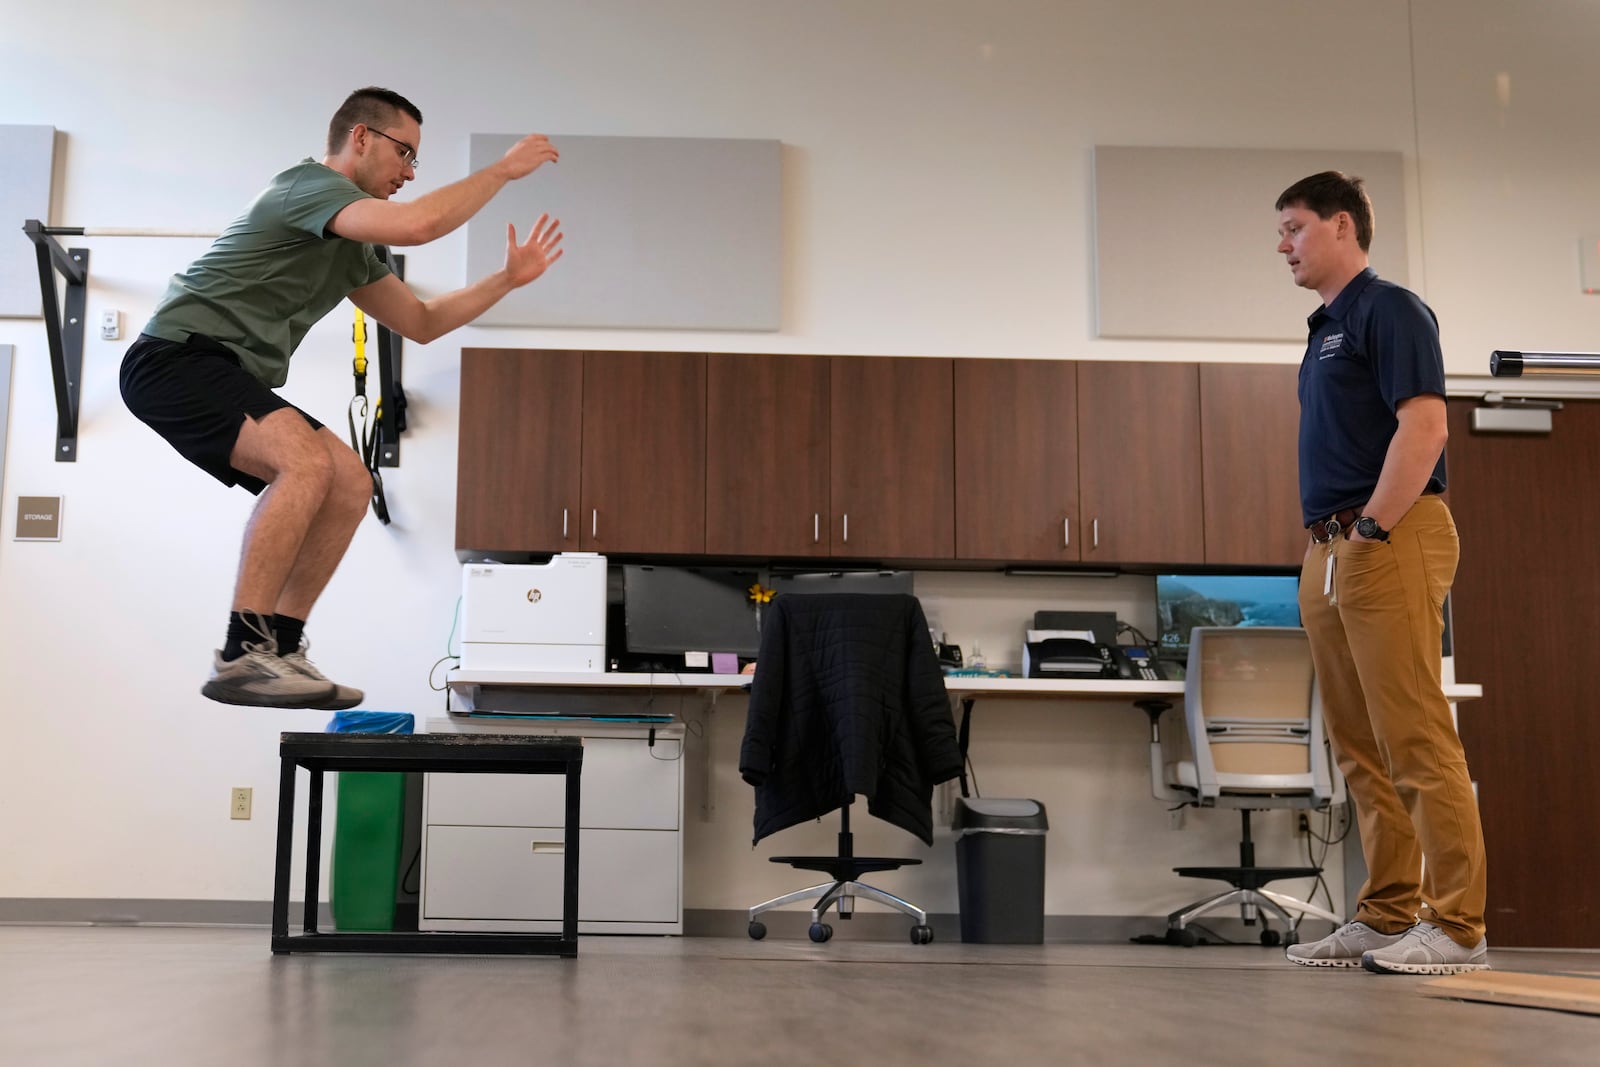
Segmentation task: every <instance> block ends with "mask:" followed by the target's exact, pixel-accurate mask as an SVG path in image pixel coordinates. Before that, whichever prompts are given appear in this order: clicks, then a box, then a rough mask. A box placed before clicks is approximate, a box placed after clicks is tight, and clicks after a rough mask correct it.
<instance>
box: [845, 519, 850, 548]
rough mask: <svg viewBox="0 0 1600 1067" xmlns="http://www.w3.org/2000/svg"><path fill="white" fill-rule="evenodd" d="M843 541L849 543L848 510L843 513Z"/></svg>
mask: <svg viewBox="0 0 1600 1067" xmlns="http://www.w3.org/2000/svg"><path fill="white" fill-rule="evenodd" d="M844 543H845V544H847V545H848V544H849V543H850V513H849V512H848V511H847V512H845V513H844Z"/></svg>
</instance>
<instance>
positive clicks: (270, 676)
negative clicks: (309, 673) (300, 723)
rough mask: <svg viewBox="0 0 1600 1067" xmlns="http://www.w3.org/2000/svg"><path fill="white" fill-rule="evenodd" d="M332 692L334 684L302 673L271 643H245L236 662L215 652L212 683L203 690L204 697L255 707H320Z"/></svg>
mask: <svg viewBox="0 0 1600 1067" xmlns="http://www.w3.org/2000/svg"><path fill="white" fill-rule="evenodd" d="M333 693H334V685H333V683H332V682H329V681H327V680H325V679H324V680H321V681H319V680H317V679H315V678H308V677H306V676H305V675H304V674H301V673H300V672H299V671H298V670H296V669H295V668H294V667H293V666H292V665H290V664H289V663H287V662H285V661H284V660H283V659H282V658H281V657H280V656H279V655H278V653H277V645H276V644H275V643H273V642H272V641H271V640H266V641H260V642H252V641H246V642H245V645H244V655H242V656H240V657H239V658H238V659H235V660H225V659H223V658H222V653H221V652H220V651H219V652H217V653H215V654H214V655H213V659H212V665H211V680H210V681H208V682H206V684H205V685H203V686H201V687H200V695H201V696H204V697H210V698H211V699H212V700H216V701H219V702H221V703H223V704H243V705H245V706H247V707H256V708H320V707H322V702H323V701H324V700H327V699H328V698H329V697H330V696H332V695H333Z"/></svg>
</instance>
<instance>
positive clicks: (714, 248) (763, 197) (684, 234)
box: [467, 134, 783, 330]
mask: <svg viewBox="0 0 1600 1067" xmlns="http://www.w3.org/2000/svg"><path fill="white" fill-rule="evenodd" d="M550 140H551V142H552V143H553V144H554V145H555V146H556V148H557V150H559V151H560V153H561V160H560V162H559V163H553V164H545V165H544V166H542V167H540V168H539V169H538V170H537V171H535V172H534V173H533V174H532V175H530V176H528V177H526V178H523V179H522V180H520V181H516V182H511V183H510V184H508V185H507V186H506V187H505V188H504V189H502V190H501V191H500V192H499V193H498V194H497V195H496V196H495V198H494V199H493V200H492V201H490V203H489V204H488V205H487V206H486V207H484V209H483V210H481V211H479V212H478V214H477V215H475V216H474V217H473V219H472V221H471V222H470V223H468V224H467V274H468V280H469V281H471V280H473V279H476V278H479V277H481V276H482V275H484V274H487V273H489V272H490V271H493V270H497V269H499V267H500V265H501V264H502V263H503V262H504V259H505V244H506V233H505V230H506V223H507V222H514V223H515V224H516V226H517V236H518V238H519V239H525V238H526V236H527V231H528V228H529V227H530V226H532V225H533V223H534V221H535V220H536V219H538V217H539V216H540V215H541V214H544V213H548V214H550V215H552V216H554V217H556V218H559V219H560V220H561V228H562V230H563V231H564V232H565V234H566V238H565V241H564V244H563V247H564V248H565V254H564V255H563V258H562V259H561V261H560V262H558V263H557V264H555V266H553V267H552V268H551V269H550V270H549V272H548V273H546V274H545V276H544V277H542V278H540V279H539V280H538V281H536V282H534V283H533V284H532V285H529V286H526V287H524V288H522V289H519V290H517V291H516V292H514V293H512V294H511V295H510V296H508V297H506V298H505V299H504V300H502V301H501V302H500V303H499V304H497V305H495V306H494V307H493V308H491V309H490V310H489V311H488V312H486V313H485V314H484V315H482V316H481V317H480V318H479V319H478V322H479V324H481V325H500V326H552V327H562V326H571V327H615V328H638V329H685V330H776V329H778V328H779V326H780V325H781V323H780V322H779V317H780V315H779V303H780V295H781V282H782V251H783V250H782V241H781V236H782V229H781V222H782V219H781V209H782V203H781V191H782V190H781V180H780V179H781V171H780V159H781V148H782V146H781V144H780V143H779V142H778V141H766V140H733V139H702V138H676V137H583V136H560V135H556V134H552V135H551V136H550ZM516 141H517V137H516V136H513V135H504V134H473V135H472V147H471V155H472V160H471V163H472V169H473V170H478V169H479V168H481V167H485V166H488V165H489V164H490V163H493V162H494V161H495V160H497V159H499V158H500V157H501V156H502V155H504V154H505V152H506V149H508V148H510V147H511V146H512V145H513V144H515V143H516Z"/></svg>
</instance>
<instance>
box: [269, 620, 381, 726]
mask: <svg viewBox="0 0 1600 1067" xmlns="http://www.w3.org/2000/svg"><path fill="white" fill-rule="evenodd" d="M310 647H311V642H310V641H307V640H306V639H305V638H303V637H302V638H301V639H300V647H299V648H297V649H295V650H294V651H293V652H290V653H288V654H287V655H285V656H284V657H283V662H285V663H287V664H288V665H289V666H291V667H293V668H294V669H295V670H297V671H299V672H300V673H301V674H303V675H305V676H306V677H307V678H312V679H315V680H316V681H319V682H324V683H326V684H328V685H331V686H333V695H332V696H329V697H328V698H327V699H325V700H323V701H322V703H320V704H312V705H310V706H311V707H314V708H318V709H320V710H322V711H345V710H348V709H350V708H353V707H355V706H356V705H357V704H359V703H361V702H362V701H363V700H365V699H367V694H365V693H363V692H362V691H361V690H359V689H356V688H355V687H353V686H348V685H340V684H339V683H338V682H335V681H334V680H333V679H331V678H329V677H328V676H327V675H326V674H323V673H322V672H321V671H319V670H317V666H316V664H314V663H312V662H311V661H310V660H309V659H306V650H307V649H309V648H310Z"/></svg>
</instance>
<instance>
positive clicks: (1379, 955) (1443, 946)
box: [1361, 923, 1489, 974]
mask: <svg viewBox="0 0 1600 1067" xmlns="http://www.w3.org/2000/svg"><path fill="white" fill-rule="evenodd" d="M1361 966H1363V967H1365V968H1366V969H1367V970H1369V971H1371V972H1372V973H1373V974H1460V973H1461V972H1463V971H1487V970H1488V969H1489V942H1488V941H1487V940H1486V939H1485V938H1481V937H1480V938H1478V943H1477V944H1476V945H1473V946H1472V947H1471V948H1466V947H1464V946H1463V945H1461V944H1460V943H1459V942H1457V941H1456V940H1455V939H1454V938H1452V937H1451V936H1450V935H1449V934H1447V933H1445V932H1444V930H1442V929H1441V928H1439V927H1437V926H1435V925H1433V923H1418V924H1417V925H1415V926H1413V927H1412V928H1411V929H1409V930H1407V931H1406V933H1405V936H1404V937H1402V938H1401V939H1400V940H1398V941H1396V942H1395V943H1394V944H1392V945H1389V946H1388V947H1386V948H1375V949H1372V950H1370V951H1368V952H1366V953H1364V954H1363V955H1362V957H1361Z"/></svg>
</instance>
